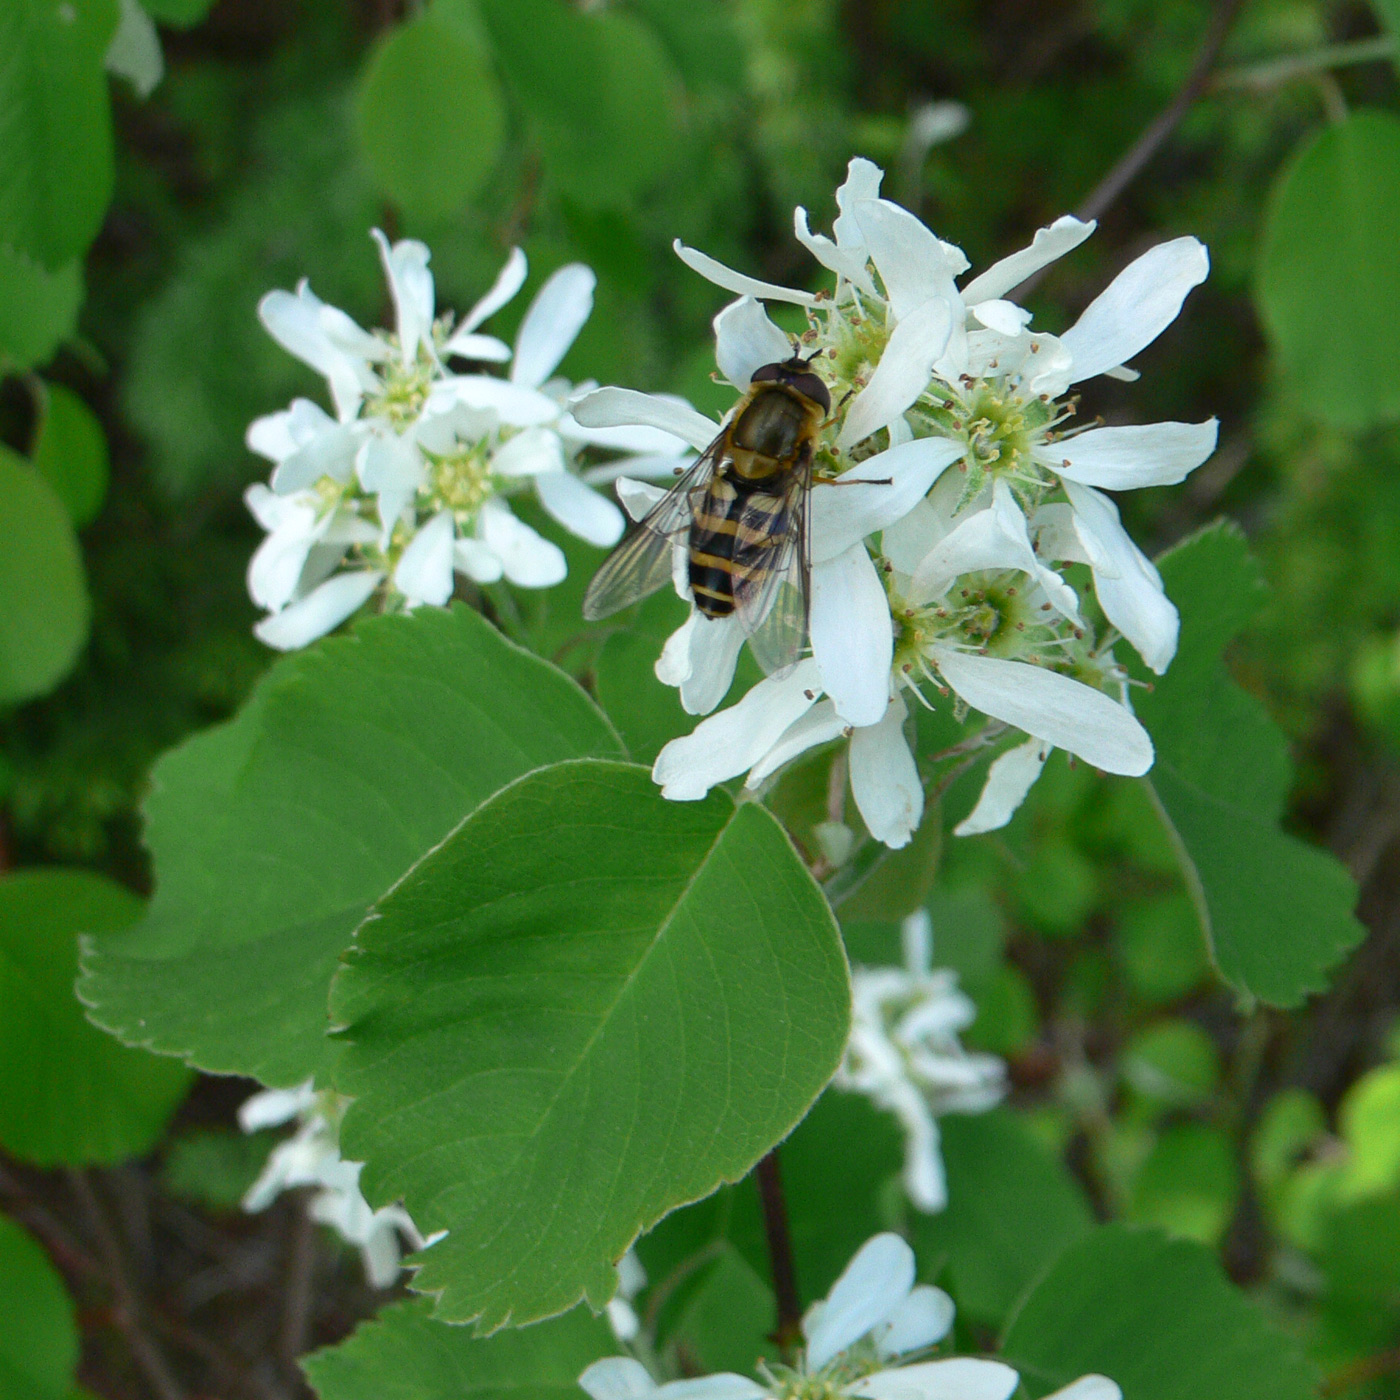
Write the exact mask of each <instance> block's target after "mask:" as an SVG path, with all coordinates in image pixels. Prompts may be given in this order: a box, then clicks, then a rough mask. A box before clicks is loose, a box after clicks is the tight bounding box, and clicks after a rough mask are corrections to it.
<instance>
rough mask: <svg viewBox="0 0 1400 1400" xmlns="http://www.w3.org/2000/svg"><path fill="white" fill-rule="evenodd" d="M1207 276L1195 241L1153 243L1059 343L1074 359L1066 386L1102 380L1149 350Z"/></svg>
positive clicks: (1206, 258) (1204, 257) (1207, 264)
mask: <svg viewBox="0 0 1400 1400" xmlns="http://www.w3.org/2000/svg"><path fill="white" fill-rule="evenodd" d="M1209 271H1210V255H1209V254H1208V253H1207V252H1206V249H1205V245H1204V244H1203V243H1201V242H1200V241H1199V240H1197V239H1195V238H1173V239H1172V240H1171V241H1170V242H1168V243H1159V244H1158V245H1157V246H1156V247H1155V248H1149V249H1148V250H1147V252H1145V253H1144V254H1143V255H1142V256H1141V257H1140V258H1136V259H1135V260H1134V261H1133V262H1130V263H1129V264H1128V266H1127V267H1125V268H1124V269H1123V271H1122V272H1120V273H1119V274H1118V276H1117V277H1115V278H1114V279H1113V281H1112V282H1110V283H1109V284H1108V286H1107V287H1105V288H1104V290H1103V291H1102V292H1100V293H1099V295H1098V296H1096V297H1095V298H1094V300H1093V301H1091V302H1090V303H1089V305H1088V306H1087V307H1086V308H1085V310H1084V314H1083V315H1082V316H1081V317H1080V318H1079V320H1078V321H1076V322H1075V324H1074V325H1073V326H1071V327H1070V328H1069V330H1067V331H1066V332H1065V333H1064V335H1063V336H1062V337H1061V341H1062V342H1063V344H1064V346H1065V348H1066V349H1067V350H1068V351H1069V352H1070V354H1071V355H1073V356H1074V379H1073V380H1072V381H1071V382H1072V383H1075V384H1078V383H1079V382H1080V381H1081V380H1084V379H1089V378H1091V377H1092V376H1093V375H1096V374H1103V373H1104V372H1105V371H1106V370H1110V369H1113V368H1115V367H1116V366H1117V365H1121V364H1123V363H1124V362H1125V361H1126V360H1130V359H1132V357H1133V356H1134V355H1136V354H1137V353H1138V351H1139V350H1141V349H1142V348H1143V347H1144V346H1146V345H1151V344H1152V342H1153V341H1154V340H1156V339H1157V337H1158V336H1159V335H1161V334H1162V332H1163V331H1164V330H1166V328H1167V327H1168V326H1169V325H1171V323H1172V322H1173V321H1174V320H1176V317H1177V313H1178V312H1179V311H1180V310H1181V303H1182V302H1183V301H1185V300H1186V294H1187V293H1188V292H1189V291H1190V290H1191V288H1192V287H1196V286H1199V285H1200V284H1201V283H1202V282H1204V281H1205V280H1206V274H1207V273H1208V272H1209Z"/></svg>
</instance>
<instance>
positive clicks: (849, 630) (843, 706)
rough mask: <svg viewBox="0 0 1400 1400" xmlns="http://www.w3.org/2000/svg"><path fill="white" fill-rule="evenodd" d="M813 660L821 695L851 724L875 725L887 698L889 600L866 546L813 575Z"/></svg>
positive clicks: (891, 630) (857, 546)
mask: <svg viewBox="0 0 1400 1400" xmlns="http://www.w3.org/2000/svg"><path fill="white" fill-rule="evenodd" d="M810 630H811V637H812V656H813V657H814V659H815V660H816V663H817V666H818V667H819V668H820V672H821V686H822V689H823V690H824V691H825V692H826V693H827V694H828V695H829V696H830V697H831V700H832V703H833V704H834V705H835V706H836V712H837V713H838V714H839V715H841V716H842V717H843V718H844V719H846V720H848V721H849V722H850V723H851V724H855V725H863V724H876V723H878V722H879V720H880V719H882V718H883V717H884V715H885V711H886V707H887V706H888V704H889V698H890V666H891V664H892V662H893V660H894V628H893V626H892V625H891V622H890V605H889V597H888V595H887V594H886V593H885V586H884V584H883V583H881V582H880V575H879V572H878V570H877V569H876V568H875V564H874V561H873V560H872V559H871V558H870V555H869V553H868V552H867V551H866V548H865V545H864V544H853V545H852V546H851V547H850V548H849V549H848V550H846V552H845V553H844V554H841V555H838V556H837V557H836V558H835V559H829V560H827V561H826V562H825V563H823V564H818V565H816V566H815V567H814V568H813V570H812V598H811V619H810Z"/></svg>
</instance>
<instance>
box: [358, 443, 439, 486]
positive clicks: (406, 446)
mask: <svg viewBox="0 0 1400 1400" xmlns="http://www.w3.org/2000/svg"><path fill="white" fill-rule="evenodd" d="M356 467H357V470H358V472H359V477H360V485H361V486H363V487H364V488H365V490H366V491H370V492H379V491H417V490H418V489H419V487H421V486H422V485H423V482H424V479H425V478H424V475H423V458H422V456H421V454H420V453H419V451H418V448H417V446H416V445H415V444H414V442H413V441H412V439H411V438H407V437H400V436H399V435H398V434H397V433H394V432H388V433H376V434H374V436H373V437H370V438H367V439H366V440H365V443H364V445H363V446H362V447H361V448H360V453H359V458H358V460H357V463H356Z"/></svg>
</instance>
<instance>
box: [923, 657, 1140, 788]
mask: <svg viewBox="0 0 1400 1400" xmlns="http://www.w3.org/2000/svg"><path fill="white" fill-rule="evenodd" d="M932 654H933V660H934V662H935V664H936V665H937V667H938V669H939V671H940V672H941V673H942V675H943V679H944V680H945V681H947V683H948V684H949V685H950V686H951V687H952V688H953V689H954V690H955V691H957V693H958V694H959V695H960V696H962V698H963V699H964V700H966V701H967V703H968V704H969V705H971V706H972V708H973V709H975V710H981V711H982V713H983V714H985V715H991V716H992V718H994V719H999V720H1002V721H1004V722H1005V723H1007V724H1010V725H1014V726H1015V727H1016V728H1017V729H1021V730H1024V731H1025V732H1026V733H1027V734H1030V735H1033V736H1034V737H1035V738H1037V739H1043V740H1044V741H1045V742H1046V743H1049V744H1053V745H1054V746H1055V747H1056V748H1057V749H1068V750H1069V752H1070V753H1072V754H1076V755H1078V757H1080V758H1082V759H1083V760H1084V761H1085V763H1088V764H1092V765H1093V767H1095V768H1102V769H1103V770H1104V771H1105V772H1107V773H1121V774H1123V775H1125V776H1127V777H1133V778H1137V777H1141V776H1142V775H1143V774H1144V773H1146V772H1147V770H1148V769H1149V768H1151V767H1152V759H1153V751H1152V740H1151V738H1150V737H1149V736H1148V733H1147V731H1146V730H1145V729H1144V728H1143V727H1142V725H1141V724H1140V723H1139V722H1138V720H1137V719H1136V718H1135V717H1134V715H1133V713H1132V712H1131V711H1130V710H1129V709H1128V707H1127V706H1126V705H1120V704H1119V703H1118V702H1117V701H1116V700H1111V699H1110V698H1109V697H1108V696H1107V695H1105V694H1103V692H1102V691H1098V690H1094V689H1093V688H1092V687H1090V686H1087V685H1084V684H1083V683H1082V682H1080V681H1076V680H1073V679H1071V678H1070V677H1069V676H1062V675H1060V674H1059V673H1058V672H1056V671H1049V670H1046V669H1045V668H1043V667H1041V666H1032V665H1031V664H1030V663H1029V662H1025V661H1003V660H1001V659H1000V658H998V657H993V656H978V655H971V654H969V653H966V652H960V651H955V650H954V649H953V648H952V647H949V646H944V645H938V646H935V647H933V648H932Z"/></svg>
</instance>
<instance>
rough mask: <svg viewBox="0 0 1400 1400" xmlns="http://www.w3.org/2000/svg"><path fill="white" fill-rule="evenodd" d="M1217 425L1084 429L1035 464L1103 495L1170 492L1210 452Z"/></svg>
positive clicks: (1047, 449) (1039, 454)
mask: <svg viewBox="0 0 1400 1400" xmlns="http://www.w3.org/2000/svg"><path fill="white" fill-rule="evenodd" d="M1219 427H1220V425H1219V423H1218V422H1217V421H1216V419H1214V418H1211V419H1209V420H1208V421H1207V422H1205V423H1144V424H1141V425H1136V426H1132V427H1124V428H1090V429H1089V431H1088V432H1087V433H1080V434H1078V436H1076V437H1072V438H1068V439H1066V440H1065V441H1064V442H1051V443H1047V444H1046V445H1045V446H1044V447H1041V448H1038V449H1037V450H1036V452H1035V454H1034V455H1035V459H1036V461H1038V462H1040V463H1042V464H1043V465H1044V466H1047V467H1049V468H1050V470H1051V471H1053V472H1056V473H1058V474H1059V475H1060V476H1063V477H1068V478H1069V480H1071V481H1078V482H1081V483H1082V484H1083V485H1085V486H1101V487H1103V488H1104V490H1106V491H1129V490H1132V489H1134V488H1135V487H1139V486H1174V485H1176V483H1177V482H1178V481H1184V480H1185V479H1186V477H1187V476H1188V475H1189V474H1190V473H1191V472H1193V471H1195V470H1196V468H1197V467H1199V466H1200V465H1201V463H1202V462H1204V461H1205V460H1206V458H1207V457H1209V456H1210V454H1211V453H1212V452H1214V451H1215V441H1216V435H1217V433H1218V431H1219Z"/></svg>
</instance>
